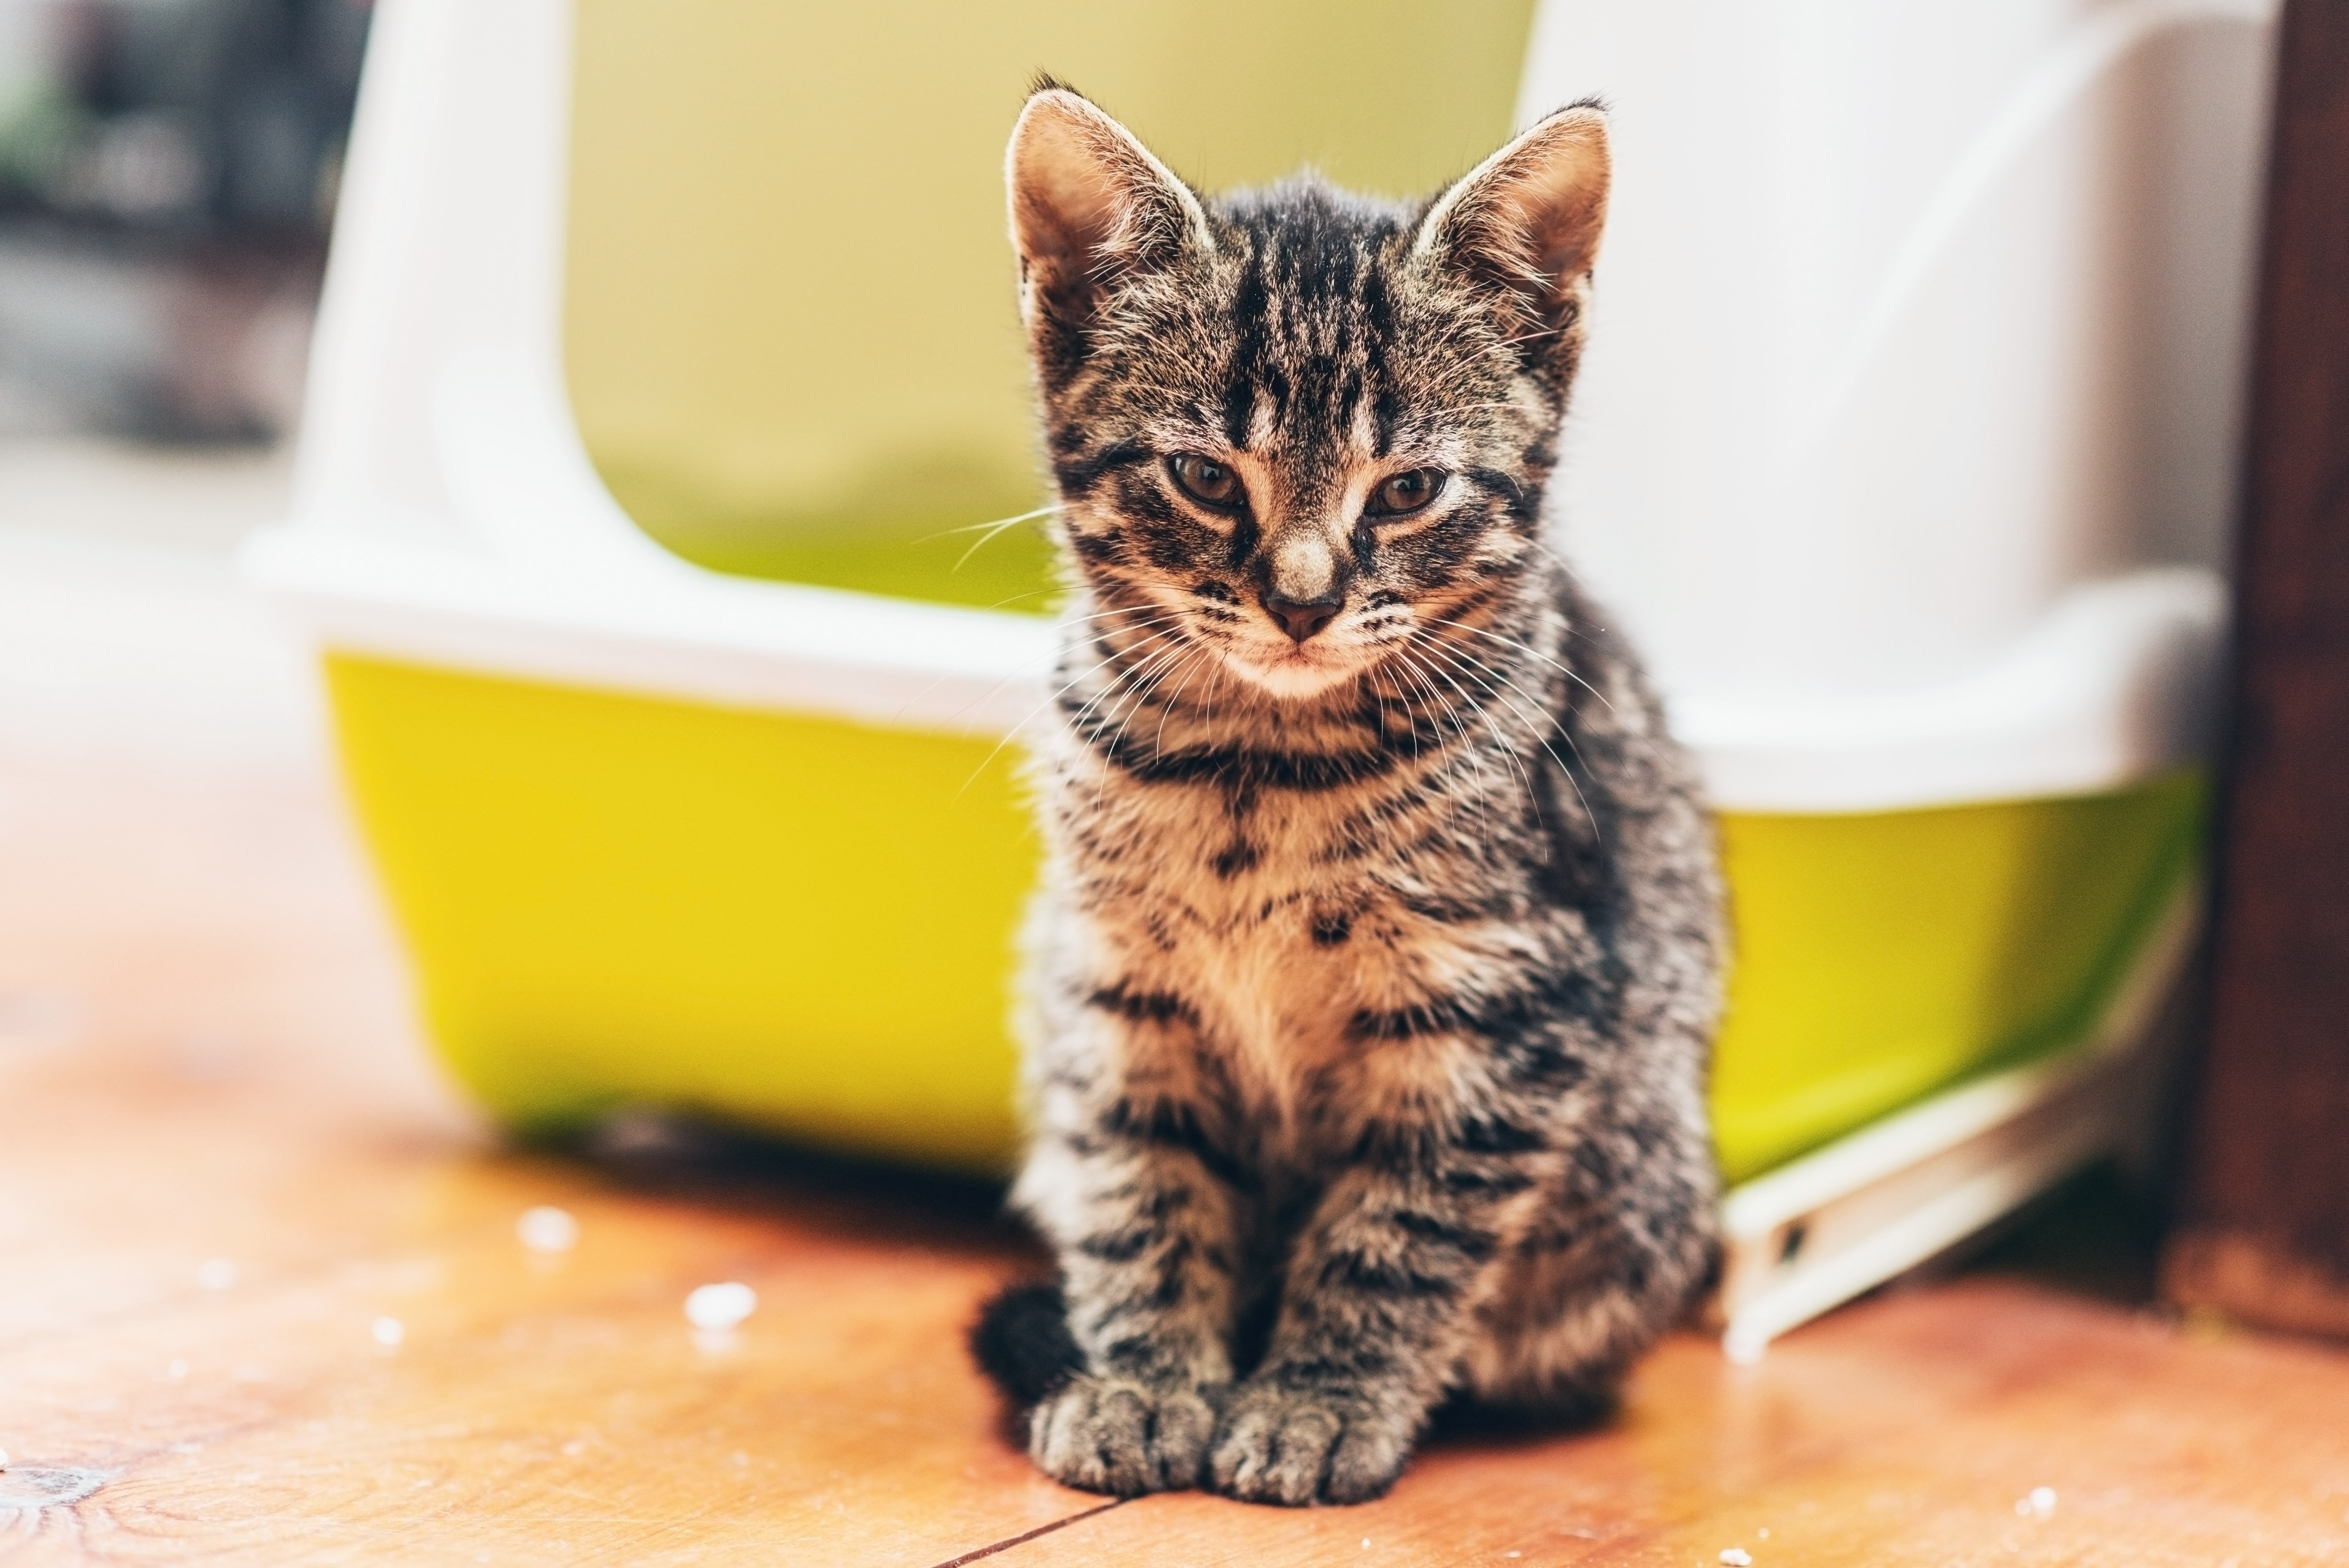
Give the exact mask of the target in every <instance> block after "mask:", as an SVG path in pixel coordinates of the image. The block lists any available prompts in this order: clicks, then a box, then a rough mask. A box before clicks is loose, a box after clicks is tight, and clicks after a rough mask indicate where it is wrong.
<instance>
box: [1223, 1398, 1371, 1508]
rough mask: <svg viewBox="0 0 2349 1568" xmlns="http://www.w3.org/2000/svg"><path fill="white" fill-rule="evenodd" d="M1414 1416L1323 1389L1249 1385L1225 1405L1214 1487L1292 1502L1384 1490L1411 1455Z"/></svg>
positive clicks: (1363, 1496)
mask: <svg viewBox="0 0 2349 1568" xmlns="http://www.w3.org/2000/svg"><path fill="white" fill-rule="evenodd" d="M1411 1436H1412V1428H1411V1425H1410V1423H1408V1422H1405V1421H1399V1420H1396V1419H1394V1418H1392V1417H1388V1416H1385V1415H1382V1414H1381V1412H1380V1411H1379V1410H1378V1409H1377V1408H1376V1407H1373V1406H1372V1405H1371V1404H1370V1403H1369V1402H1367V1401H1364V1400H1361V1399H1356V1398H1351V1397H1347V1396H1344V1395H1337V1394H1331V1393H1329V1392H1326V1391H1319V1390H1299V1389H1288V1388H1278V1387H1274V1386H1268V1385H1264V1386H1255V1387H1248V1388H1243V1389H1242V1390H1241V1391H1240V1392H1239V1393H1238V1394H1237V1396H1236V1397H1234V1398H1233V1400H1232V1403H1231V1407H1230V1408H1229V1409H1228V1410H1226V1412H1225V1415H1224V1421H1223V1426H1222V1428H1221V1429H1220V1430H1219V1431H1218V1432H1217V1433H1216V1443H1215V1449H1214V1452H1213V1453H1212V1455H1211V1456H1210V1457H1209V1459H1208V1461H1207V1475H1208V1480H1209V1482H1210V1484H1212V1485H1213V1486H1214V1488H1215V1490H1217V1491H1219V1492H1222V1493H1223V1494H1224V1495H1225V1496H1226V1497H1236V1498H1239V1499H1241V1500H1242V1501H1247V1502H1277V1503H1283V1504H1286V1505H1287V1506H1288V1507H1291V1508H1298V1507H1302V1506H1303V1505H1305V1504H1307V1503H1311V1502H1340V1503H1344V1502H1368V1501H1370V1500H1371V1499H1372V1498H1374V1497H1381V1496H1383V1495H1384V1494H1385V1492H1386V1490H1387V1489H1388V1488H1389V1487H1391V1486H1392V1485H1394V1481H1395V1477H1397V1476H1399V1475H1401V1474H1402V1467H1403V1461H1404V1460H1406V1459H1409V1458H1410V1457H1411Z"/></svg>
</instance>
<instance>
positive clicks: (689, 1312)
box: [685, 1280, 759, 1329]
mask: <svg viewBox="0 0 2349 1568" xmlns="http://www.w3.org/2000/svg"><path fill="white" fill-rule="evenodd" d="M758 1310H759V1293H758V1292H756V1291H754V1290H752V1289H751V1288H750V1286H748V1285H746V1284H744V1283H743V1282H741V1281H740V1280H728V1281H727V1282H725V1283H723V1284H717V1285H702V1286H700V1287H699V1288H698V1289H697V1290H695V1291H694V1293H692V1294H691V1295H689V1296H688V1297H686V1298H685V1321H686V1322H688V1323H689V1324H693V1326H694V1327H696V1328H709V1329H725V1328H732V1327H734V1326H735V1325H736V1324H740V1322H741V1321H742V1320H743V1319H744V1318H746V1317H749V1316H750V1314H752V1313H754V1312H756V1311H758Z"/></svg>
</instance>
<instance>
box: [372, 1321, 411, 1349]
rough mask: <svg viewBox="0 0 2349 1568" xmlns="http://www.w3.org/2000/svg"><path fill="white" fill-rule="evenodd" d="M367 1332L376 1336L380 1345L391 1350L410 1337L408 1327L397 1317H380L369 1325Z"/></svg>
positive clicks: (376, 1340)
mask: <svg viewBox="0 0 2349 1568" xmlns="http://www.w3.org/2000/svg"><path fill="white" fill-rule="evenodd" d="M367 1332H368V1333H369V1334H373V1335H375V1342H376V1343H377V1344H378V1345H382V1346H383V1347H384V1348H385V1349H386V1350H389V1349H390V1348H391V1347H392V1346H393V1345H398V1343H399V1342H400V1341H401V1340H403V1339H406V1338H407V1337H408V1325H407V1324H404V1323H402V1322H400V1321H399V1320H398V1318H396V1317H379V1318H378V1319H376V1320H375V1322H374V1323H373V1324H371V1325H369V1327H368V1329H367Z"/></svg>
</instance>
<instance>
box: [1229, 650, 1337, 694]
mask: <svg viewBox="0 0 2349 1568" xmlns="http://www.w3.org/2000/svg"><path fill="white" fill-rule="evenodd" d="M1224 661H1225V662H1226V664H1228V665H1230V666H1231V669H1232V672H1233V673H1234V674H1236V675H1237V676H1238V677H1239V678H1240V679H1241V680H1246V681H1247V682H1249V683H1250V684H1252V685H1254V686H1256V687H1257V688H1258V689H1259V690H1261V691H1268V692H1270V693H1271V694H1272V695H1273V696H1275V697H1279V698H1283V699H1285V700H1287V701H1292V702H1294V701H1302V700H1304V699H1305V698H1308V697H1319V695H1321V693H1323V692H1324V691H1329V690H1330V688H1331V687H1333V686H1336V685H1338V684H1340V682H1342V681H1346V680H1352V679H1353V678H1354V676H1355V675H1356V674H1357V673H1359V671H1358V670H1356V669H1355V667H1354V664H1353V662H1352V661H1351V660H1350V659H1334V658H1331V657H1330V655H1328V654H1326V653H1318V652H1309V651H1308V650H1307V649H1303V648H1293V649H1289V650H1288V652H1287V653H1285V654H1282V655H1279V656H1278V657H1276V658H1273V659H1252V658H1250V657H1249V656H1248V655H1247V654H1245V653H1238V652H1230V653H1226V654H1225V655H1224Z"/></svg>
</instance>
